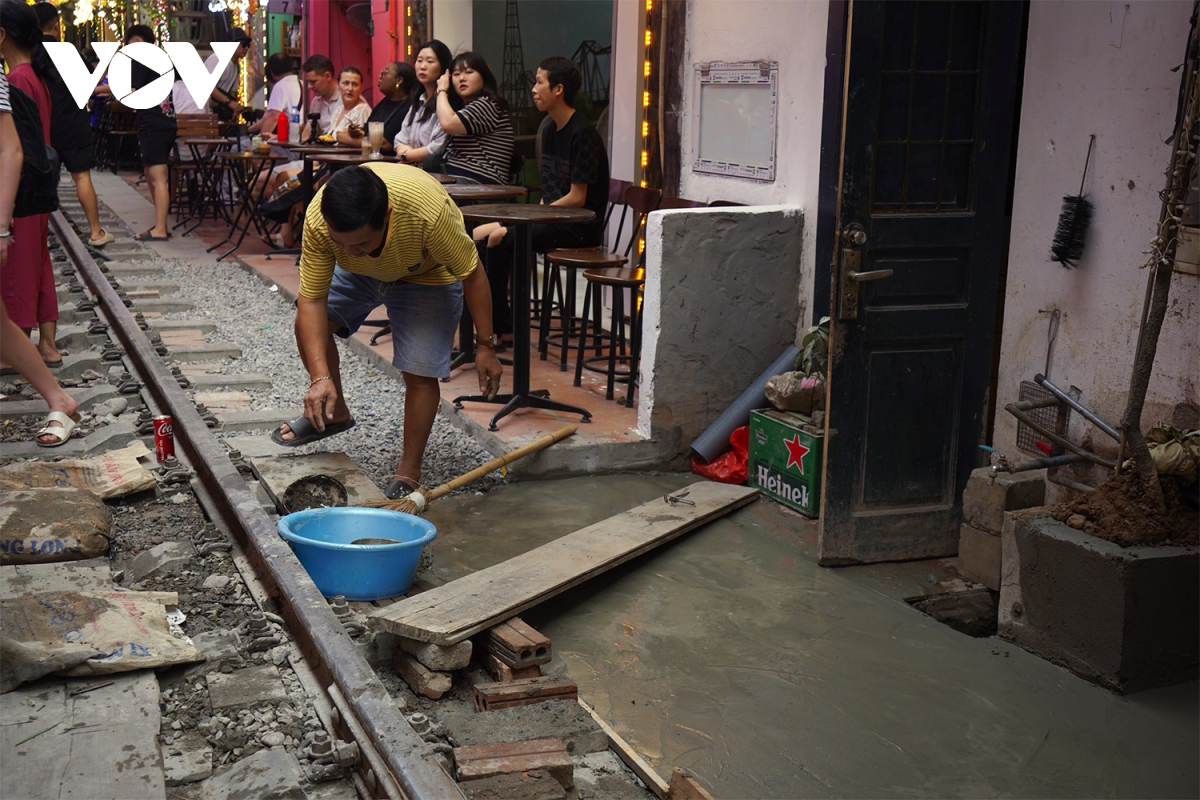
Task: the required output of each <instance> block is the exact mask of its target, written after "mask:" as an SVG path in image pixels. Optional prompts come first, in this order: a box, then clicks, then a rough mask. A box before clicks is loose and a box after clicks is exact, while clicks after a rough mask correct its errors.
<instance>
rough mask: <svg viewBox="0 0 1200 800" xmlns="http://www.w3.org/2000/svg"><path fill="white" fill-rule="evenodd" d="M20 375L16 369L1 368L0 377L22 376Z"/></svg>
mask: <svg viewBox="0 0 1200 800" xmlns="http://www.w3.org/2000/svg"><path fill="white" fill-rule="evenodd" d="M20 374H21V373H20V372H18V371H17V369H16V368H15V367H0V375H3V376H5V377H7V376H9V375H20Z"/></svg>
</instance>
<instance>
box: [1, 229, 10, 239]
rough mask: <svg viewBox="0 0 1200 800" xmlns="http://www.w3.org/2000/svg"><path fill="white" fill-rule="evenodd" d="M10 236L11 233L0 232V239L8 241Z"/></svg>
mask: <svg viewBox="0 0 1200 800" xmlns="http://www.w3.org/2000/svg"><path fill="white" fill-rule="evenodd" d="M11 236H12V231H0V239H8V238H10V237H11Z"/></svg>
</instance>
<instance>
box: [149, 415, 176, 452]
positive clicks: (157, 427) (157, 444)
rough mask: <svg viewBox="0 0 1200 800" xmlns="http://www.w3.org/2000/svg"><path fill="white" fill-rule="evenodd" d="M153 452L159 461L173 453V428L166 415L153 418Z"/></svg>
mask: <svg viewBox="0 0 1200 800" xmlns="http://www.w3.org/2000/svg"><path fill="white" fill-rule="evenodd" d="M154 454H155V455H156V456H158V460H159V462H160V463H161V462H163V461H166V460H167V459H168V458H170V457H171V456H173V455H175V430H174V429H173V428H172V427H171V418H170V417H168V416H166V415H163V416H160V417H155V418H154Z"/></svg>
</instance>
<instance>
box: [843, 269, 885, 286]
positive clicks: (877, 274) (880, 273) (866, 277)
mask: <svg viewBox="0 0 1200 800" xmlns="http://www.w3.org/2000/svg"><path fill="white" fill-rule="evenodd" d="M893 272H895V270H891V269H874V270H871V271H870V272H847V273H846V277H847V278H849V279H850V280H852V281H854V282H856V283H862V282H863V281H877V280H879V279H880V278H890V277H892V273H893Z"/></svg>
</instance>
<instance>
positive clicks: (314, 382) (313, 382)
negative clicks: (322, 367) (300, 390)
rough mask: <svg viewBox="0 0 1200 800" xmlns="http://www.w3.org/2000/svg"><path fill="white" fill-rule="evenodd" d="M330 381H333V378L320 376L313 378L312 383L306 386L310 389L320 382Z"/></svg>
mask: <svg viewBox="0 0 1200 800" xmlns="http://www.w3.org/2000/svg"><path fill="white" fill-rule="evenodd" d="M331 380H333V378H332V377H331V376H329V375H322V376H321V377H319V378H313V379H312V382H311V383H310V384H308V388H310V389H311V388H312V387H314V386H316V385H317V384H318V383H320V382H321V381H331Z"/></svg>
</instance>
